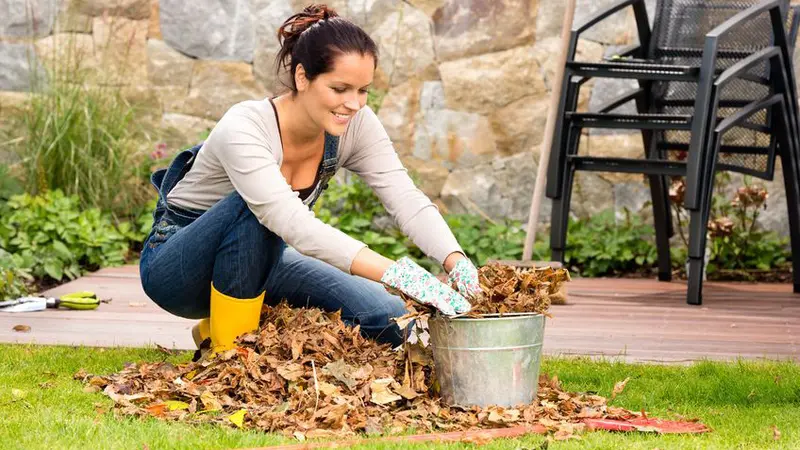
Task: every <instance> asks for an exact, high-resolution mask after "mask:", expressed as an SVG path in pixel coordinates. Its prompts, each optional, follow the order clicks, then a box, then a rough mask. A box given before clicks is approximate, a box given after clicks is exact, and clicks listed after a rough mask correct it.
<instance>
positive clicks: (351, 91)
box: [297, 53, 375, 136]
mask: <svg viewBox="0 0 800 450" xmlns="http://www.w3.org/2000/svg"><path fill="white" fill-rule="evenodd" d="M374 74H375V60H374V58H373V57H372V55H369V54H366V55H361V54H360V53H345V54H342V55H339V56H337V57H336V58H335V59H334V62H333V70H331V71H330V72H327V73H323V74H320V75H318V76H317V77H316V78H315V79H314V80H313V81H311V82H310V83H309V82H308V81H307V80H303V81H305V82H301V83H298V86H297V88H298V91H299V94H300V99H301V101H302V103H303V105H304V106H305V108H306V111H308V114H309V116H311V120H313V121H314V122H315V123H316V125H318V126H319V127H320V128H323V129H324V130H325V131H326V132H328V134H332V135H334V136H341V135H342V134H343V133H344V130H345V129H346V128H347V124H348V122H349V121H350V119H351V118H352V117H353V115H354V114H355V113H356V112H358V110H359V109H361V108H363V107H364V105H366V104H367V93H368V89H369V86H370V84H371V83H372V78H373V76H374ZM302 78H305V73H304V72H303V74H302Z"/></svg>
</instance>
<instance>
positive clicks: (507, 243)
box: [445, 214, 549, 266]
mask: <svg viewBox="0 0 800 450" xmlns="http://www.w3.org/2000/svg"><path fill="white" fill-rule="evenodd" d="M445 219H446V220H447V224H448V225H449V226H450V229H451V230H452V231H453V234H454V235H455V237H456V240H458V242H459V244H461V247H462V248H463V249H464V252H465V253H466V254H467V256H468V257H469V258H470V259H471V260H472V261H473V262H474V263H475V264H477V265H479V266H480V265H484V264H486V261H487V260H489V259H511V260H519V259H521V258H522V249H523V246H524V244H525V230H524V229H523V228H522V223H521V222H519V221H515V220H506V221H504V222H493V221H490V220H487V219H485V218H482V217H480V216H475V215H469V214H451V215H447V216H446V217H445ZM540 236H541V235H540ZM548 252H549V247H548V245H547V243H546V242H545V241H544V240H539V241H537V242H536V245H535V246H534V252H533V256H534V259H544V257H545V255H547V254H548Z"/></svg>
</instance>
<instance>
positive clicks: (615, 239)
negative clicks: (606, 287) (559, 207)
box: [564, 210, 657, 277]
mask: <svg viewBox="0 0 800 450" xmlns="http://www.w3.org/2000/svg"><path fill="white" fill-rule="evenodd" d="M652 235H653V227H652V225H650V224H645V223H644V221H643V220H642V219H641V217H640V216H639V215H637V214H631V213H630V212H628V211H627V210H626V211H625V217H624V220H621V221H618V220H617V219H616V218H615V214H614V211H613V210H606V211H603V212H601V213H600V214H595V215H592V216H591V217H589V218H588V219H584V220H573V219H570V222H569V233H568V239H567V248H566V251H565V255H564V262H565V263H566V265H567V267H568V268H569V269H570V270H571V271H573V272H576V273H577V274H580V275H581V276H585V277H598V276H603V275H618V274H622V273H629V272H636V271H639V270H641V269H642V268H645V269H646V268H649V267H652V265H653V264H654V263H655V262H656V261H657V253H656V248H655V245H654V244H653V242H652V239H653V237H652Z"/></svg>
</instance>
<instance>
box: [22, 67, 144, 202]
mask: <svg viewBox="0 0 800 450" xmlns="http://www.w3.org/2000/svg"><path fill="white" fill-rule="evenodd" d="M133 118H134V110H133V108H132V107H131V106H130V105H129V104H128V102H127V101H125V99H123V98H122V96H121V95H120V93H119V91H118V90H114V89H113V88H105V87H97V86H89V85H84V84H70V83H66V82H57V81H55V82H53V83H51V84H50V85H49V86H48V87H47V88H46V89H45V90H44V91H42V92H40V93H37V95H33V96H31V99H30V103H29V104H28V105H27V108H26V110H25V111H24V112H23V113H22V114H21V115H20V116H18V117H16V120H17V121H18V122H19V123H20V129H21V131H22V134H23V137H24V139H22V140H21V141H20V143H19V144H18V145H17V148H16V150H17V152H18V153H19V156H20V158H21V163H22V165H23V167H24V173H25V187H26V190H27V192H29V193H32V194H37V193H41V192H45V191H47V190H54V189H61V190H63V191H64V192H65V193H66V194H68V195H76V196H77V197H78V198H79V199H80V202H81V205H83V206H97V207H100V208H102V209H104V210H112V209H118V210H124V209H125V208H127V207H130V206H131V205H133V204H134V203H135V199H133V198H131V196H132V194H133V192H131V190H130V189H125V188H124V187H126V186H127V185H128V184H129V182H130V178H131V176H132V169H133V167H135V164H132V157H133V154H134V152H135V151H136V144H135V141H134V136H133V133H132V131H131V129H132V127H133Z"/></svg>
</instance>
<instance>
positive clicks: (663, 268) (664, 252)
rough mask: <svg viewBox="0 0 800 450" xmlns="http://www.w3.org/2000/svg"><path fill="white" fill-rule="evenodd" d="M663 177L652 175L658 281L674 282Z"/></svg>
mask: <svg viewBox="0 0 800 450" xmlns="http://www.w3.org/2000/svg"><path fill="white" fill-rule="evenodd" d="M663 178H664V177H663V176H659V175H651V176H649V177H648V179H649V181H650V197H651V199H652V202H653V222H654V225H655V229H656V249H657V251H658V280H659V281H672V258H671V255H670V253H669V237H670V236H669V227H668V226H667V224H668V223H669V220H670V219H671V216H670V215H669V203H666V202H668V201H669V198H666V202H665V197H666V196H667V195H669V194H668V192H664V184H663Z"/></svg>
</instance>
